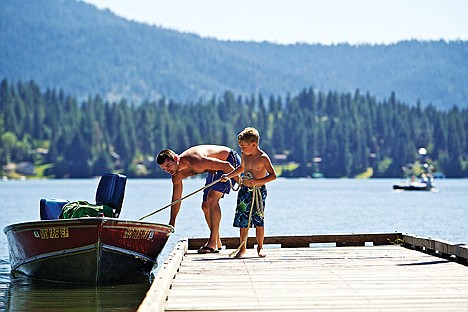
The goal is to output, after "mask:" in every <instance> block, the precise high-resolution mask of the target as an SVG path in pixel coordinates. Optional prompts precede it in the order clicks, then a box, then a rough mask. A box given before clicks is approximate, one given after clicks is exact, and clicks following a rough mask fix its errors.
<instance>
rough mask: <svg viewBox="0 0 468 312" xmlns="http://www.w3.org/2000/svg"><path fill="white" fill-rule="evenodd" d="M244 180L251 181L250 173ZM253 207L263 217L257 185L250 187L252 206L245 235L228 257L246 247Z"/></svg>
mask: <svg viewBox="0 0 468 312" xmlns="http://www.w3.org/2000/svg"><path fill="white" fill-rule="evenodd" d="M244 179H249V180H251V179H253V176H252V174H251V173H250V172H247V173H246V174H245V177H244ZM239 182H242V180H240V181H239ZM240 184H241V183H239V185H240ZM239 188H240V187H239ZM255 207H257V211H258V212H259V213H260V214H261V215H262V216H263V213H264V207H263V200H262V192H261V191H260V187H258V186H257V185H255V186H253V187H252V205H251V206H250V212H249V221H248V223H247V235H246V236H245V238H244V239H243V240H242V242H241V243H240V245H239V247H237V249H236V250H234V251H233V252H231V253H230V254H229V257H233V256H234V255H235V254H237V253H238V252H239V250H241V248H242V246H244V245H246V247H247V240H248V239H249V229H250V222H251V220H252V212H253V210H254V208H255Z"/></svg>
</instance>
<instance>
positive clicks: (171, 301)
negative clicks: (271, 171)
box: [138, 233, 468, 312]
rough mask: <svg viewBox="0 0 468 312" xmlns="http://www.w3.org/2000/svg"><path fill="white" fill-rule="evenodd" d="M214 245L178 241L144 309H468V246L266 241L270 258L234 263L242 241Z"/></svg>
mask: <svg viewBox="0 0 468 312" xmlns="http://www.w3.org/2000/svg"><path fill="white" fill-rule="evenodd" d="M206 240H207V239H206V238H192V239H183V240H181V241H179V242H178V244H177V245H176V246H175V248H174V250H173V251H172V253H171V254H170V255H169V256H168V258H167V260H166V261H165V262H164V264H163V265H162V267H161V269H160V270H159V272H158V275H157V276H156V277H155V280H154V282H153V284H152V286H151V289H150V290H149V291H148V293H147V296H146V298H145V299H144V301H143V302H142V304H141V305H140V307H139V309H138V311H140V312H146V311H342V310H347V311H398V310H399V311H468V266H467V264H468V262H467V259H468V248H467V247H466V246H464V245H463V244H453V243H449V242H444V241H438V240H433V239H428V238H420V237H417V236H414V235H407V234H402V233H388V234H385V233H384V234H349V235H347V234H341V235H311V236H287V237H266V238H265V243H266V244H269V246H270V248H268V249H266V251H267V254H268V255H267V257H266V258H258V257H257V254H256V250H255V249H249V250H248V252H247V254H246V257H244V258H242V259H234V258H230V257H229V254H230V253H231V252H232V251H233V250H234V249H235V248H237V246H238V243H239V239H238V238H223V239H222V241H223V243H224V244H225V245H226V247H227V249H223V250H221V252H220V253H216V254H204V255H200V254H197V253H196V249H197V248H198V247H199V246H201V245H202V244H203V243H205V242H206ZM254 243H255V239H254V238H251V237H249V241H248V246H249V247H253V246H254ZM334 246H346V248H337V247H334Z"/></svg>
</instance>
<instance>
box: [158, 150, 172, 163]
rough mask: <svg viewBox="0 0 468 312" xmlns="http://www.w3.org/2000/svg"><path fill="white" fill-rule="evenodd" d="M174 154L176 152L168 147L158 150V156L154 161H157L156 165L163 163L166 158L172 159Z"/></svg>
mask: <svg viewBox="0 0 468 312" xmlns="http://www.w3.org/2000/svg"><path fill="white" fill-rule="evenodd" d="M175 155H176V153H174V151H172V150H170V149H165V150H162V151H160V152H159V154H158V157H156V162H157V163H158V165H162V164H164V162H165V161H166V159H171V160H174V156H175Z"/></svg>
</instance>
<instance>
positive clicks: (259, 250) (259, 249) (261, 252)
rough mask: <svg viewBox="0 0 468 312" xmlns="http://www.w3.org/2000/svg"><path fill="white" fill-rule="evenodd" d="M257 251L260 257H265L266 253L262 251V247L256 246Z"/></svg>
mask: <svg viewBox="0 0 468 312" xmlns="http://www.w3.org/2000/svg"><path fill="white" fill-rule="evenodd" d="M257 253H258V256H259V257H260V258H265V257H266V253H264V252H263V248H258V247H257Z"/></svg>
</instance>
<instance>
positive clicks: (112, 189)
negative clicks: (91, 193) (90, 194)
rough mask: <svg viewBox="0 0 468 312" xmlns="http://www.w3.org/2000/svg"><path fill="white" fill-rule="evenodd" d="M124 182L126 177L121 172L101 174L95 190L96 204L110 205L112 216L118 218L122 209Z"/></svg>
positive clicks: (125, 182)
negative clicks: (112, 211)
mask: <svg viewBox="0 0 468 312" xmlns="http://www.w3.org/2000/svg"><path fill="white" fill-rule="evenodd" d="M126 184H127V177H126V176H124V175H122V174H115V173H105V174H103V175H102V177H101V180H100V181H99V185H98V188H97V190H96V204H97V205H107V206H109V207H112V209H113V210H114V218H118V217H119V215H120V211H121V210H122V204H123V199H124V195H125V185H126Z"/></svg>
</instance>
